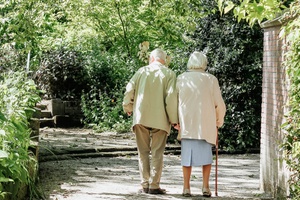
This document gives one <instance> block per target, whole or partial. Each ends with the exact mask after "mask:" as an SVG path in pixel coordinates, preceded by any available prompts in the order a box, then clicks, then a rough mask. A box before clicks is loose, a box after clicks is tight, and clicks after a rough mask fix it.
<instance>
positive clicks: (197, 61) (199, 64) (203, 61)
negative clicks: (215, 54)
mask: <svg viewBox="0 0 300 200" xmlns="http://www.w3.org/2000/svg"><path fill="white" fill-rule="evenodd" d="M187 68H188V69H203V70H206V68H207V58H206V55H205V54H203V53H202V52H199V51H194V52H193V53H192V54H191V56H190V58H189V61H188V63H187Z"/></svg>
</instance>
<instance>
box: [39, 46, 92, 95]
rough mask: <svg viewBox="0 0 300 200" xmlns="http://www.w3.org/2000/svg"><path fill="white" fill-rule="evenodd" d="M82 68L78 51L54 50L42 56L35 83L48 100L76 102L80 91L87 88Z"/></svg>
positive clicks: (82, 61)
mask: <svg viewBox="0 0 300 200" xmlns="http://www.w3.org/2000/svg"><path fill="white" fill-rule="evenodd" d="M83 66H84V60H83V58H82V56H81V55H80V53H79V52H78V51H75V50H74V51H70V50H67V49H65V48H61V49H59V50H54V51H51V52H48V53H45V54H44V59H43V60H42V63H41V66H40V68H39V69H38V70H37V72H36V73H35V81H36V83H37V85H38V86H39V88H40V89H42V90H44V91H45V92H46V94H47V95H49V96H48V98H60V99H63V100H71V99H76V100H77V99H80V96H81V92H82V90H84V89H86V88H87V87H88V85H87V80H86V72H85V69H84V67H83Z"/></svg>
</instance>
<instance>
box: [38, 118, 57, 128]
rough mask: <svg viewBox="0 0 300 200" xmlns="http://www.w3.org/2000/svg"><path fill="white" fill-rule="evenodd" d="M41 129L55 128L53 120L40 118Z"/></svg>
mask: <svg viewBox="0 0 300 200" xmlns="http://www.w3.org/2000/svg"><path fill="white" fill-rule="evenodd" d="M43 127H55V123H54V119H53V118H41V119H40V128H43Z"/></svg>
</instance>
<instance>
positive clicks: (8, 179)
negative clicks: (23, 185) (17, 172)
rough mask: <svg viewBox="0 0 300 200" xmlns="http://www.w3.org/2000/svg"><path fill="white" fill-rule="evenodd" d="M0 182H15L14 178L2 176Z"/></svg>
mask: <svg viewBox="0 0 300 200" xmlns="http://www.w3.org/2000/svg"><path fill="white" fill-rule="evenodd" d="M0 182H2V183H7V182H14V180H13V179H10V178H5V177H0Z"/></svg>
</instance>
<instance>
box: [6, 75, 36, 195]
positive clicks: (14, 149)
mask: <svg viewBox="0 0 300 200" xmlns="http://www.w3.org/2000/svg"><path fill="white" fill-rule="evenodd" d="M38 101H40V97H39V91H38V90H37V89H36V85H35V84H34V82H33V81H32V80H30V79H28V78H27V77H26V75H25V73H23V72H10V73H2V74H1V80H0V110H1V112H0V197H2V198H9V199H19V198H18V192H19V190H20V188H21V187H23V186H24V185H26V186H30V187H29V188H30V192H31V193H32V194H37V193H35V192H36V191H35V187H34V182H35V180H34V174H32V173H30V170H28V169H29V168H30V166H36V165H37V160H36V159H35V158H34V157H31V156H30V155H29V154H30V153H29V152H28V147H29V146H30V129H29V125H28V119H29V118H30V117H31V116H32V113H33V112H34V109H33V107H34V106H35V104H36V103H37V102H38Z"/></svg>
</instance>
